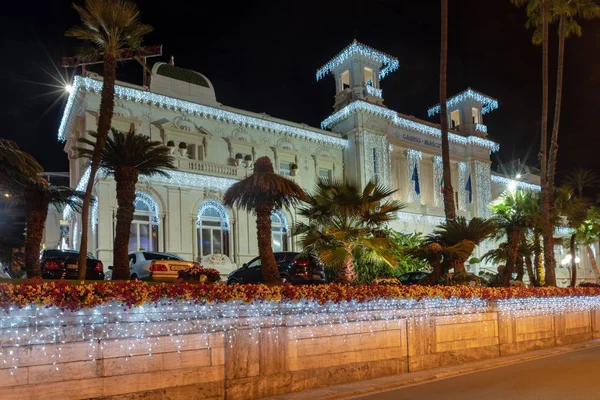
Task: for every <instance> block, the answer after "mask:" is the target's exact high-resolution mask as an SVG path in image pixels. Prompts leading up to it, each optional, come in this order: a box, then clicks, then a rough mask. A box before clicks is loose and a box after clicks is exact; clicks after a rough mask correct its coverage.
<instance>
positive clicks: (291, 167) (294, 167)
mask: <svg viewBox="0 0 600 400" xmlns="http://www.w3.org/2000/svg"><path fill="white" fill-rule="evenodd" d="M290 169H298V164H292V165H290Z"/></svg>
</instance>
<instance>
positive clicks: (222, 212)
mask: <svg viewBox="0 0 600 400" xmlns="http://www.w3.org/2000/svg"><path fill="white" fill-rule="evenodd" d="M207 210H214V211H215V212H216V213H217V214H219V219H220V221H221V229H223V230H224V231H227V232H228V231H229V228H230V226H229V214H228V213H227V210H226V209H225V207H223V204H221V203H220V202H218V201H217V200H204V201H203V202H202V204H200V207H198V221H196V226H197V227H198V228H200V227H201V226H202V216H203V215H204V213H205V212H206V211H207Z"/></svg>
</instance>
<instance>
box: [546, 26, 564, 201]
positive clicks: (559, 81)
mask: <svg viewBox="0 0 600 400" xmlns="http://www.w3.org/2000/svg"><path fill="white" fill-rule="evenodd" d="M565 25H566V24H565V16H564V14H561V17H560V22H559V24H558V66H557V70H556V100H555V103H554V124H553V126H552V139H551V140H550V159H549V160H548V175H549V178H548V186H549V187H550V188H553V187H554V178H555V176H556V159H557V157H558V128H559V125H560V107H561V102H562V87H563V70H564V61H565ZM552 195H553V193H552V192H550V196H552ZM550 202H551V203H552V198H551V199H550Z"/></svg>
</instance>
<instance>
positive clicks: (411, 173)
mask: <svg viewBox="0 0 600 400" xmlns="http://www.w3.org/2000/svg"><path fill="white" fill-rule="evenodd" d="M422 158H423V153H421V152H420V151H418V150H413V149H407V150H406V167H407V175H406V176H407V180H408V185H407V186H408V192H407V196H406V201H407V202H408V203H417V204H421V187H420V184H421V182H420V176H421V159H422Z"/></svg>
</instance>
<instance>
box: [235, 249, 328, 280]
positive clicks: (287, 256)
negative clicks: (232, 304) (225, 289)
mask: <svg viewBox="0 0 600 400" xmlns="http://www.w3.org/2000/svg"><path fill="white" fill-rule="evenodd" d="M275 261H276V262H277V268H278V269H279V275H280V276H281V280H282V282H283V283H291V284H292V285H298V284H308V283H325V282H326V281H327V279H326V278H325V267H324V265H323V263H322V262H321V261H320V260H319V259H318V258H317V257H315V256H312V255H309V256H308V257H301V256H300V253H295V252H281V253H275ZM261 282H264V279H263V274H262V269H261V264H260V258H259V257H256V258H254V259H252V260H251V261H250V262H249V263H247V264H244V265H243V266H242V268H238V269H236V270H235V271H233V272H232V273H230V274H229V275H228V276H227V284H228V285H232V284H234V283H261Z"/></svg>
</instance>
